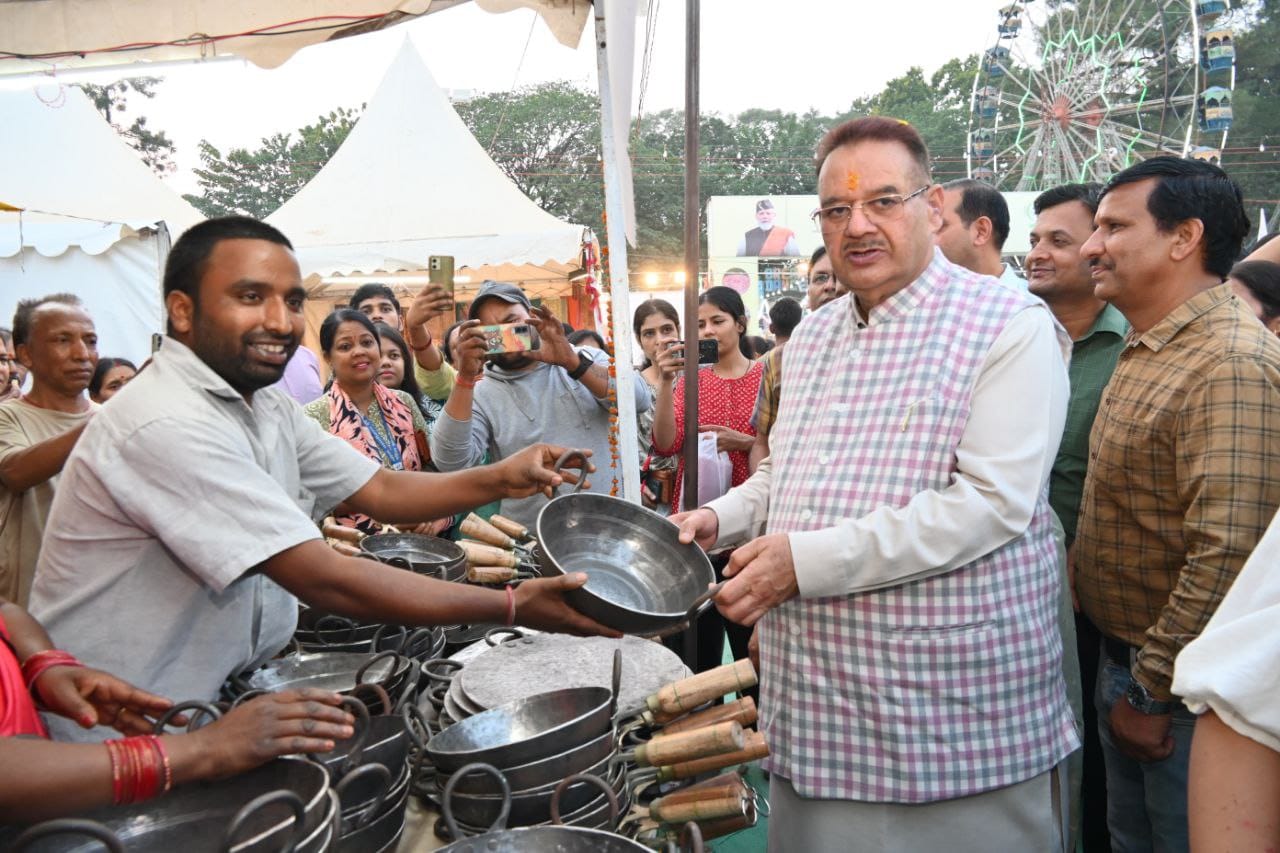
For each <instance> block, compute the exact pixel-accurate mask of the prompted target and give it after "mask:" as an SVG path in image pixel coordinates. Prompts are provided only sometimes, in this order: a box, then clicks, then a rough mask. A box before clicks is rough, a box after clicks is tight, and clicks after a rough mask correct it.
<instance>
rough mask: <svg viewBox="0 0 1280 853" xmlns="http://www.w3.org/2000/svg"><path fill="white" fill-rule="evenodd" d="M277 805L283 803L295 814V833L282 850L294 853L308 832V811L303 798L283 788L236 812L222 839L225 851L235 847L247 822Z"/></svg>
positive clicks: (286, 852) (255, 800)
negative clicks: (242, 827) (241, 828)
mask: <svg viewBox="0 0 1280 853" xmlns="http://www.w3.org/2000/svg"><path fill="white" fill-rule="evenodd" d="M276 803H283V804H284V805H286V806H288V807H289V810H290V811H292V812H293V832H291V833H290V834H289V840H288V841H286V842H285V845H284V847H282V848H280V853H293V850H294V848H295V847H297V846H298V842H299V841H301V840H302V836H303V834H304V833H305V832H306V826H305V822H306V816H307V809H306V806H304V805H303V804H302V798H301V797H299V796H298V795H297V794H295V793H294V792H293V791H287V790H284V789H283V788H282V789H281V790H279V791H268V792H267V793H265V794H262V795H261V796H258V797H254V798H253V799H252V800H250V801H249V802H247V803H245V804H244V805H243V806H241V807H240V811H238V812H236V816H235V817H233V818H232V819H231V823H230V825H229V826H227V834H226V835H224V836H223V837H222V849H223V851H229V850H231V849H232V848H233V847H235V844H236V836H237V835H238V834H239V833H240V827H241V826H242V825H243V824H244V822H245V821H247V820H248V819H249V818H250V817H252V816H253V815H255V814H257V813H258V812H260V811H262V810H263V809H266V808H268V807H269V806H273V805H275V804H276Z"/></svg>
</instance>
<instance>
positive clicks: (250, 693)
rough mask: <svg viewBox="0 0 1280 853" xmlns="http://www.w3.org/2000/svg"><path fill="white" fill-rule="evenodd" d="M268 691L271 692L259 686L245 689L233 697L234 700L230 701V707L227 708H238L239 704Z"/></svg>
mask: <svg viewBox="0 0 1280 853" xmlns="http://www.w3.org/2000/svg"><path fill="white" fill-rule="evenodd" d="M270 693H271V691H270V690H264V689H262V688H261V687H254V688H252V689H249V690H246V691H245V692H243V693H241V694H240V695H239V696H237V697H236V698H235V701H233V702H232V703H231V708H229V709H228V710H231V709H232V708H239V707H240V706H241V705H243V704H244V703H245V702H248V701H249V700H251V699H257V698H258V697H259V696H266V695H268V694H270Z"/></svg>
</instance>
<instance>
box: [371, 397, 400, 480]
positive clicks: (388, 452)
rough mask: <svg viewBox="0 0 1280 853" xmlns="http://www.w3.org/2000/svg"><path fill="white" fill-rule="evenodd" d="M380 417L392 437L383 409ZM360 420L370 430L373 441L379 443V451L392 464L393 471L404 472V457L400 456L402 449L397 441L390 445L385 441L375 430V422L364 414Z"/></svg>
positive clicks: (379, 413)
mask: <svg viewBox="0 0 1280 853" xmlns="http://www.w3.org/2000/svg"><path fill="white" fill-rule="evenodd" d="M378 417H380V418H382V425H383V426H384V427H386V430H387V434H388V435H390V434H391V427H390V426H388V425H387V416H386V415H384V414H383V413H382V410H381V409H379V410H378ZM360 420H362V421H364V427H365V429H367V430H369V435H371V436H373V440H374V441H376V442H377V443H378V449H379V450H381V451H382V455H383V456H384V457H385V458H386V460H387V461H388V462H390V463H391V470H392V471H403V470H404V457H402V456H401V455H400V447H399V446H398V445H397V444H396V443H395V441H394V440H393V441H392V442H391V443H389V444H388V443H387V442H386V441H384V440H383V438H382V436H381V435H380V434H379V433H378V431H377V430H376V429H374V428H373V421H371V420H369V419H368V418H367V417H365V416H364V415H363V414H362V415H360Z"/></svg>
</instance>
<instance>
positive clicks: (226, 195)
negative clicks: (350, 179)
mask: <svg viewBox="0 0 1280 853" xmlns="http://www.w3.org/2000/svg"><path fill="white" fill-rule="evenodd" d="M359 117H360V111H359V110H357V109H347V108H342V107H339V108H338V109H336V110H333V111H332V112H330V113H328V114H327V115H322V116H320V117H319V118H318V119H316V121H315V122H314V123H313V124H309V125H307V126H305V127H302V128H299V129H298V130H296V131H294V132H293V133H276V134H273V135H271V136H268V137H266V138H264V139H263V140H262V143H261V144H260V145H259V146H258V147H257V148H254V149H248V148H232V149H231V150H229V151H228V152H227V153H226V154H225V155H224V154H223V153H222V152H221V151H219V150H218V149H217V148H216V147H215V146H214V145H213V144H212V143H211V142H209V141H208V140H207V139H205V140H201V142H200V145H199V148H198V153H199V155H200V163H201V166H200V168H198V169H195V170H194V171H195V175H196V179H197V181H198V182H199V185H200V195H186V196H183V197H184V198H185V199H186V200H187V201H189V202H191V204H193V205H194V206H195V207H196V209H197V210H199V211H200V212H201V213H203V214H204V215H205V216H228V215H231V214H240V215H244V216H253V217H256V218H258V219H261V218H263V217H266V216H267V215H269V214H270V213H272V212H274V211H275V210H276V209H277V208H278V207H280V205H282V204H284V203H285V202H286V201H288V200H289V199H290V198H292V197H293V196H294V194H295V193H297V191H298V190H300V189H302V187H303V186H304V185H305V184H306V183H307V181H309V180H311V179H312V178H313V177H315V174H316V172H319V171H320V169H321V168H322V167H323V166H324V164H325V163H328V162H329V158H330V157H332V156H333V152H335V151H337V150H338V146H340V145H341V144H342V143H343V140H345V139H346V138H347V134H348V133H350V132H351V128H353V127H355V123H356V120H357V119H358V118H359Z"/></svg>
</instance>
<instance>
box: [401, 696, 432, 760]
mask: <svg viewBox="0 0 1280 853" xmlns="http://www.w3.org/2000/svg"><path fill="white" fill-rule="evenodd" d="M400 719H402V720H404V730H405V733H406V734H408V735H409V740H411V741H413V745H414V746H416V747H417V748H418V749H419V750H423V749H426V747H427V741H429V740H431V724H430V723H429V722H427V717H426V715H425V714H423V713H422V709H421V708H419V707H418V705H417V703H416V702H408V703H406V704H405V706H404V707H403V708H401V709H400ZM419 730H421V731H419Z"/></svg>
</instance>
